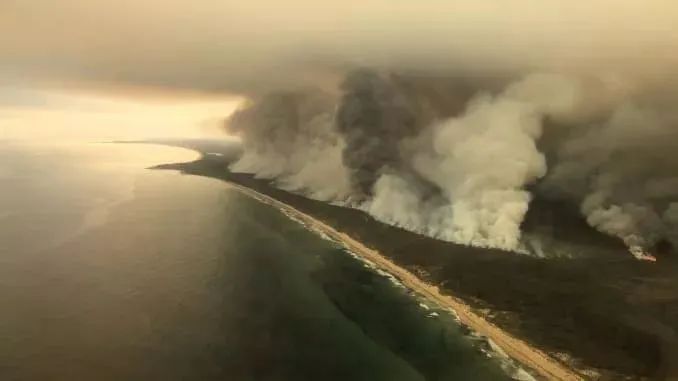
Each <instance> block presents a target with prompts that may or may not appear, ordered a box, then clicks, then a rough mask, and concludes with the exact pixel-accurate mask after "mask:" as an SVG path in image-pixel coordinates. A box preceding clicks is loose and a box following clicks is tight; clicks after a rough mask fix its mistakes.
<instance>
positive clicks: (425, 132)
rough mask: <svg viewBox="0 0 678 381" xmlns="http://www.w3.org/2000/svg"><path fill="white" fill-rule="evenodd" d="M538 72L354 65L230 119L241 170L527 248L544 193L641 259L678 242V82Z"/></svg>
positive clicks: (488, 242)
mask: <svg viewBox="0 0 678 381" xmlns="http://www.w3.org/2000/svg"><path fill="white" fill-rule="evenodd" d="M669 90H670V91H668V92H667V91H666V89H661V91H658V89H650V88H638V89H629V88H626V87H624V86H622V84H620V83H617V82H614V81H609V80H607V79H605V78H598V77H593V76H590V75H587V76H576V75H572V74H567V75H566V74H555V73H538V74H526V75H522V76H518V77H516V78H509V77H505V78H496V77H495V78H491V79H485V80H481V79H476V80H475V83H473V84H472V85H469V81H468V80H458V79H453V78H433V77H422V76H412V75H406V74H398V73H393V72H388V71H379V70H372V69H356V70H352V71H348V72H347V73H346V75H345V77H344V79H343V81H341V83H340V84H339V86H338V87H337V89H336V91H325V92H323V91H320V90H313V91H311V90H304V91H295V92H290V93H280V92H279V93H272V94H268V95H265V96H262V97H259V98H257V99H254V100H252V101H251V103H249V104H247V105H246V106H245V107H244V108H243V109H241V110H240V111H238V112H236V113H235V114H234V115H233V116H232V117H231V118H230V119H229V120H228V122H227V126H228V129H229V131H231V132H233V133H236V134H238V135H240V136H241V137H242V139H243V144H244V145H245V149H246V153H245V155H244V156H243V157H242V158H241V159H240V160H239V161H237V162H236V163H235V164H234V165H233V166H232V169H233V170H235V171H242V172H252V173H255V174H256V175H257V176H259V177H263V178H270V179H275V180H276V182H277V183H278V184H280V186H282V187H284V188H286V189H290V190H293V191H297V192H300V193H304V194H307V195H308V196H310V197H313V198H316V199H322V200H326V201H332V202H337V203H342V204H345V205H347V206H352V207H357V208H361V209H364V210H366V211H367V212H369V213H370V214H371V215H373V216H374V217H375V218H377V219H380V220H382V221H385V222H387V223H391V224H394V225H397V226H401V227H404V228H406V229H409V230H412V231H416V232H420V233H423V234H426V235H429V236H432V237H436V238H440V239H444V240H450V241H454V242H459V243H463V244H469V245H479V246H488V247H497V248H502V249H506V250H519V249H521V241H520V237H521V232H520V226H521V223H522V221H523V218H524V216H525V214H526V212H527V210H528V208H529V205H530V201H531V200H532V199H533V198H534V197H544V198H552V199H560V200H566V201H568V202H570V203H571V205H572V206H573V207H575V208H578V209H579V211H580V212H581V213H582V214H583V216H584V217H585V218H586V221H587V222H588V223H589V224H590V225H591V226H592V227H594V228H596V229H598V230H599V231H601V232H603V233H606V234H609V235H612V236H615V237H618V238H620V239H621V240H623V241H624V242H625V243H626V244H627V245H628V246H629V247H630V248H631V249H632V250H633V252H634V253H636V254H639V253H640V252H642V251H644V250H648V249H651V248H652V246H653V245H655V244H657V243H658V242H660V241H672V242H674V244H678V240H677V238H678V237H676V235H675V232H676V231H677V230H678V225H677V223H678V160H675V152H676V149H678V113H677V112H676V111H675V110H674V108H675V106H674V105H675V103H674V102H673V101H674V100H678V91H677V92H675V93H674V92H673V89H669Z"/></svg>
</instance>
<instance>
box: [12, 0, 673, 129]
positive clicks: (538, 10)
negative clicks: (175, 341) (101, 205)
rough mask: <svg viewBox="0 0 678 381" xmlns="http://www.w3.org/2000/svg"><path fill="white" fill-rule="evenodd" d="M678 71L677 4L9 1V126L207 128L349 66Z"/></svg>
mask: <svg viewBox="0 0 678 381" xmlns="http://www.w3.org/2000/svg"><path fill="white" fill-rule="evenodd" d="M677 65H678V3H676V2H675V1H674V0H643V1H638V0H589V1H570V0H488V1H451V0H428V1H406V0H360V1H358V0H330V1H311V0H292V1H264V0H249V1H228V0H195V1H190V2H189V1H181V0H117V1H110V0H2V1H0V86H1V90H0V108H2V111H0V112H1V114H0V118H2V120H3V122H2V123H3V125H6V120H7V119H8V115H9V117H12V115H13V116H14V120H15V121H16V115H17V114H18V113H20V112H17V110H16V109H17V108H20V109H22V110H24V111H25V110H26V108H31V109H32V110H35V109H40V110H41V111H40V114H41V115H46V114H45V113H52V115H50V117H53V116H55V115H54V113H55V111H54V110H53V109H54V108H57V109H59V110H60V111H59V112H66V110H69V111H68V112H70V113H71V114H72V113H74V112H75V110H74V109H77V112H79V113H81V114H82V113H85V111H83V110H81V106H84V105H83V104H81V103H79V102H81V99H82V98H83V97H87V96H90V97H94V98H92V101H93V102H94V103H97V104H98V102H100V101H102V99H101V98H102V97H109V98H110V97H113V98H112V100H110V101H105V102H104V103H106V104H107V106H106V107H112V108H111V110H113V109H115V110H118V111H119V113H122V112H123V111H122V110H125V112H124V113H127V111H130V110H132V109H133V110H137V111H138V110H141V107H142V106H141V104H145V105H146V106H144V107H146V108H145V109H144V110H145V111H143V112H141V111H140V112H141V113H142V114H144V113H146V111H148V112H149V113H150V112H163V113H165V112H168V110H170V109H175V110H174V111H173V112H178V111H177V110H176V109H177V107H174V106H176V105H177V104H180V103H181V102H178V99H181V100H182V101H186V102H189V103H190V104H191V105H190V106H182V107H181V108H182V109H185V110H186V111H187V112H188V113H189V114H190V113H196V112H197V111H195V110H197V109H198V108H199V107H198V106H197V104H198V103H204V105H205V106H204V107H206V108H207V109H209V110H206V111H205V113H204V117H205V118H206V119H209V118H212V117H213V114H212V110H213V109H212V108H211V107H212V102H214V101H216V99H217V98H219V97H222V96H224V95H232V94H251V93H259V92H264V91H269V90H271V89H275V88H279V87H286V88H289V87H294V86H306V85H309V84H312V85H314V86H324V85H325V84H334V82H335V81H336V78H337V77H338V76H339V75H340V74H341V72H342V71H343V70H344V69H345V68H348V67H353V66H376V67H380V68H386V69H396V70H401V71H409V72H414V73H422V74H425V75H456V76H458V75H468V74H478V75H495V74H501V75H505V74H514V73H516V72H518V73H522V72H527V71H550V70H557V71H577V72H592V73H595V74H596V75H601V74H602V75H609V76H612V77H614V76H618V77H620V78H624V79H625V80H627V81H628V80H629V78H631V80H630V82H631V83H633V82H634V81H635V82H638V83H643V84H648V83H649V84H652V83H657V82H658V83H661V84H663V85H665V82H666V81H667V80H671V78H673V77H674V75H673V74H674V71H675V67H678V66H677ZM327 87H328V88H331V87H333V86H327ZM36 89H37V90H36ZM45 89H50V90H49V91H47V90H45ZM74 90H76V91H75V92H74ZM85 90H86V91H85ZM47 93H49V94H48V95H47ZM208 93H210V96H209V97H208V96H207V94H208ZM85 94H89V95H85ZM92 94H94V95H96V96H94V95H92ZM109 94H114V95H109ZM66 95H67V96H66ZM64 97H65V98H64ZM73 97H74V98H76V99H79V100H76V101H75V103H73V102H74V101H73ZM215 97H216V98H215ZM95 98H96V99H95ZM123 99H124V100H123ZM149 99H154V100H153V101H150V102H149ZM189 99H190V101H188V100H189ZM226 99H229V98H226ZM170 100H171V101H170ZM198 100H199V101H200V102H198V103H196V102H197V101H198ZM229 102H230V103H229ZM232 103H233V98H230V100H229V101H228V102H226V105H225V106H224V107H225V112H223V113H222V114H223V115H226V114H227V113H228V112H229V110H230V109H232V107H233V104H232ZM74 104H76V105H78V106H74ZM161 104H162V105H163V106H161ZM100 106H101V105H98V106H97V107H100ZM87 107H89V106H87ZM164 107H167V109H165V108H164ZM201 107H202V106H201ZM8 108H9V109H10V112H8V111H7V109H8ZM12 110H13V111H12ZM86 113H87V115H88V117H92V115H94V114H96V113H95V112H92V111H91V110H90V111H86ZM69 115H70V114H69ZM81 116H82V115H81ZM128 116H129V115H128ZM171 116H172V117H171V118H169V119H172V120H174V121H177V123H178V121H179V120H180V118H178V117H176V118H175V115H171ZM186 117H188V116H186ZM35 118H37V119H33V120H31V122H33V121H35V122H40V121H44V120H46V119H40V118H42V116H41V117H40V118H38V117H37V116H36V117H35ZM45 118H46V117H45ZM121 118H122V120H125V119H124V118H123V117H122V116H121ZM146 118H150V117H149V116H148V115H146ZM66 119H67V118H66ZM137 120H138V121H140V119H137ZM147 120H148V121H150V120H151V119H147ZM155 120H157V121H159V120H160V119H155ZM109 122H111V123H112V121H109ZM64 123H67V122H66V121H64ZM140 123H141V122H140ZM118 124H126V123H123V122H122V121H121V122H120V123H118ZM9 128H10V129H12V128H11V127H9ZM119 128H121V127H119ZM7 129H8V127H5V130H7ZM5 134H7V132H5Z"/></svg>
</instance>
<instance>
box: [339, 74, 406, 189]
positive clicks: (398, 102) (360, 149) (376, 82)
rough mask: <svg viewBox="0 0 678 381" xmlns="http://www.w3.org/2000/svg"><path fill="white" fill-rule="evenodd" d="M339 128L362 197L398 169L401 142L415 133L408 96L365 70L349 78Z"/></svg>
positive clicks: (352, 175) (340, 110) (347, 165)
mask: <svg viewBox="0 0 678 381" xmlns="http://www.w3.org/2000/svg"><path fill="white" fill-rule="evenodd" d="M341 89H342V91H343V92H344V94H343V96H342V98H341V103H340V104H339V108H338V110H337V117H336V126H337V130H338V131H339V132H340V133H341V134H342V135H343V137H344V140H345V142H346V148H345V149H344V151H343V155H342V159H343V162H344V165H345V166H346V167H347V168H348V169H349V171H350V174H351V182H352V186H353V188H354V189H355V191H356V192H357V193H358V194H359V195H360V197H365V196H368V195H369V194H370V193H371V191H372V186H373V185H374V183H375V181H376V180H377V178H378V177H379V175H380V174H381V173H383V172H384V171H385V170H388V169H397V167H398V166H399V163H400V161H401V159H400V153H399V143H400V140H401V139H402V138H403V137H405V136H408V135H411V134H413V133H414V132H415V130H416V118H415V114H414V112H413V111H412V108H411V106H410V105H409V104H408V101H407V99H406V97H404V96H403V95H402V94H400V92H399V91H398V89H397V87H396V86H395V85H394V84H393V82H392V81H390V80H389V79H387V78H384V77H383V76H381V75H379V74H378V73H376V72H374V71H371V70H367V69H362V70H356V71H354V72H352V73H350V74H348V75H347V77H346V79H345V80H344V82H343V83H342V85H341Z"/></svg>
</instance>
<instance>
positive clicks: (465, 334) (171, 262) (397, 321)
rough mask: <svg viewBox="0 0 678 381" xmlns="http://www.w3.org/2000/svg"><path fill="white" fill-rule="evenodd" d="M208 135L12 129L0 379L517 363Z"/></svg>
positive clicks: (3, 202) (430, 375) (5, 164)
mask: <svg viewBox="0 0 678 381" xmlns="http://www.w3.org/2000/svg"><path fill="white" fill-rule="evenodd" d="M197 156H198V155H197V154H196V153H194V152H192V151H188V150H184V149H180V148H169V147H159V146H150V145H125V144H104V143H61V144H50V143H44V142H43V143H40V144H33V143H31V144H29V143H10V142H0V311H1V312H2V313H0V379H2V380H102V381H103V380H233V381H240V380H243V381H245V380H314V381H315V380H376V381H378V380H388V381H395V380H456V381H462V380H472V381H484V380H487V381H492V380H507V379H510V377H509V375H508V373H507V371H505V370H504V369H503V368H502V366H504V367H505V366H506V364H505V362H504V360H502V359H501V356H500V355H499V354H498V353H495V352H492V351H491V350H489V348H488V345H487V343H486V342H485V341H484V340H482V339H481V338H477V337H475V336H474V335H473V333H472V332H469V331H468V330H467V329H466V328H465V327H463V326H461V325H460V324H458V322H457V321H456V320H455V318H454V316H453V314H451V313H449V312H448V311H444V310H441V309H439V308H437V307H436V306H435V305H431V304H430V303H428V302H426V301H424V300H421V299H420V298H418V297H417V296H416V295H413V294H412V293H411V292H410V291H409V290H407V289H405V288H403V287H402V286H400V285H399V284H398V283H397V282H394V281H393V279H392V278H390V277H389V276H388V275H387V274H381V273H379V272H377V271H375V270H374V269H372V268H370V267H369V266H366V265H365V264H364V263H363V262H361V261H359V260H357V259H356V258H354V256H352V255H351V253H348V252H346V250H345V249H344V248H343V247H342V246H340V245H339V244H337V243H335V242H332V241H328V240H325V239H323V238H322V237H320V236H318V235H316V234H315V233H312V232H310V231H308V230H306V228H305V227H304V226H303V225H301V224H299V223H297V222H295V221H293V220H290V219H289V218H288V217H287V216H285V215H284V214H283V213H281V212H280V211H279V210H277V209H275V208H273V207H271V206H269V205H265V204H262V203H260V202H258V201H256V200H253V199H251V198H248V197H247V196H245V195H243V194H241V193H240V192H238V191H237V190H235V189H234V188H232V187H229V185H228V184H227V183H225V182H221V181H217V180H214V179H208V178H203V177H197V176H187V175H181V174H180V173H178V172H175V171H161V170H152V169H148V168H149V167H151V166H153V165H157V164H162V163H172V162H182V161H189V160H192V159H194V158H196V157H197Z"/></svg>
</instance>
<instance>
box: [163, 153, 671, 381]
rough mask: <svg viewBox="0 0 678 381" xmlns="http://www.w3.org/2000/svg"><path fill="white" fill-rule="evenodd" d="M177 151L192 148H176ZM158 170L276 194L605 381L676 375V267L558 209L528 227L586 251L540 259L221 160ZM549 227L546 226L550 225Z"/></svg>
mask: <svg viewBox="0 0 678 381" xmlns="http://www.w3.org/2000/svg"><path fill="white" fill-rule="evenodd" d="M172 145H178V146H184V147H186V146H189V145H188V144H183V143H180V142H178V143H175V144H172ZM191 148H193V149H197V150H199V151H201V152H203V154H204V156H203V157H202V158H201V159H199V160H197V161H194V162H190V163H181V164H167V165H161V166H158V167H155V168H156V169H172V170H179V171H181V172H183V173H185V174H191V175H198V176H207V177H212V178H217V179H221V180H225V181H229V182H234V183H238V184H241V185H244V186H246V187H249V188H252V189H254V190H256V191H258V192H260V193H264V194H266V195H269V196H271V197H274V198H276V199H278V200H280V201H282V202H284V203H287V204H289V205H291V206H293V207H295V208H297V209H299V210H300V211H302V212H304V213H306V214H309V215H311V216H313V217H315V218H317V219H319V220H321V221H323V222H326V223H328V224H330V225H331V226H333V227H335V228H336V229H338V230H340V231H343V232H345V233H347V234H349V235H351V236H352V237H354V238H355V239H358V240H359V241H361V242H363V243H364V244H365V245H366V246H368V247H372V248H374V249H376V250H378V251H379V252H380V253H382V254H383V255H385V256H387V257H389V258H391V259H392V260H393V261H394V262H396V263H397V264H399V265H400V266H402V267H404V268H407V269H408V270H410V271H411V272H413V273H415V274H417V275H419V276H420V277H421V278H423V279H425V280H426V281H428V282H430V283H432V284H436V285H438V286H439V287H440V289H441V291H442V292H443V293H449V294H451V295H454V296H456V297H458V298H460V299H462V300H464V301H465V302H467V303H468V304H470V305H471V306H472V307H473V308H474V309H475V310H476V311H477V312H479V313H480V314H481V315H483V316H485V317H486V318H487V320H489V321H491V322H493V323H495V324H496V325H498V326H500V327H502V328H503V329H505V330H506V331H508V332H510V333H512V334H514V335H515V336H518V337H521V338H523V339H524V340H525V341H527V342H529V343H530V344H532V345H534V346H536V347H538V348H540V349H542V350H544V351H546V352H548V353H551V354H553V355H554V356H555V357H556V358H558V359H560V360H562V361H564V362H565V363H567V364H569V365H571V366H575V367H577V368H580V369H582V368H586V369H591V368H594V369H596V370H597V371H599V372H600V373H601V374H602V378H601V379H604V380H622V379H630V380H635V379H656V380H668V379H671V380H673V379H678V261H676V260H675V258H674V259H672V258H670V257H663V258H660V261H659V262H657V263H651V262H643V261H638V260H636V259H634V258H633V257H632V256H631V255H629V254H628V253H626V252H625V248H624V247H623V246H622V245H620V244H619V243H618V242H616V241H615V240H612V239H609V238H608V237H605V236H603V235H601V234H599V233H597V232H595V231H593V230H592V229H590V228H588V226H587V225H586V224H585V222H584V221H581V219H580V218H579V217H577V216H573V215H568V214H567V213H565V212H562V211H561V210H560V206H559V205H557V204H550V203H548V202H545V201H543V202H542V201H537V203H536V204H534V205H532V206H531V210H533V211H531V212H530V215H528V216H527V218H526V221H525V224H524V228H525V230H526V231H527V232H528V233H529V232H534V231H539V232H540V234H543V232H544V231H547V232H548V234H550V235H551V237H552V238H554V239H557V240H573V241H576V242H577V243H578V245H579V246H575V247H582V248H586V251H587V252H588V253H587V255H580V256H574V257H571V258H564V257H558V258H548V259H542V258H537V257H534V256H529V255H518V254H514V253H508V252H505V251H501V250H495V249H484V248H474V247H468V246H463V245H458V244H454V243H450V242H442V241H438V240H435V239H431V238H428V237H425V236H421V235H418V234H415V233H411V232H408V231H405V230H403V229H400V228H397V227H393V226H390V225H387V224H384V223H381V222H378V221H376V220H374V219H373V218H371V217H370V216H369V215H367V214H366V213H364V212H362V211H359V210H355V209H349V208H343V207H338V206H333V205H329V204H327V203H323V202H319V201H314V200H309V199H307V198H304V197H302V196H299V195H296V194H291V193H288V192H286V191H282V190H279V189H277V188H275V187H273V186H272V185H271V184H270V183H269V182H268V181H266V180H258V179H254V178H253V177H252V176H251V175H247V174H235V173H231V172H229V171H228V170H227V163H228V161H229V160H231V159H232V155H230V154H229V153H230V152H231V151H228V152H227V151H224V152H225V154H224V155H223V156H219V155H214V154H205V152H215V151H216V150H215V149H214V148H213V147H211V148H210V150H209V151H207V150H204V149H200V144H192V146H191ZM545 227H546V228H545Z"/></svg>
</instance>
